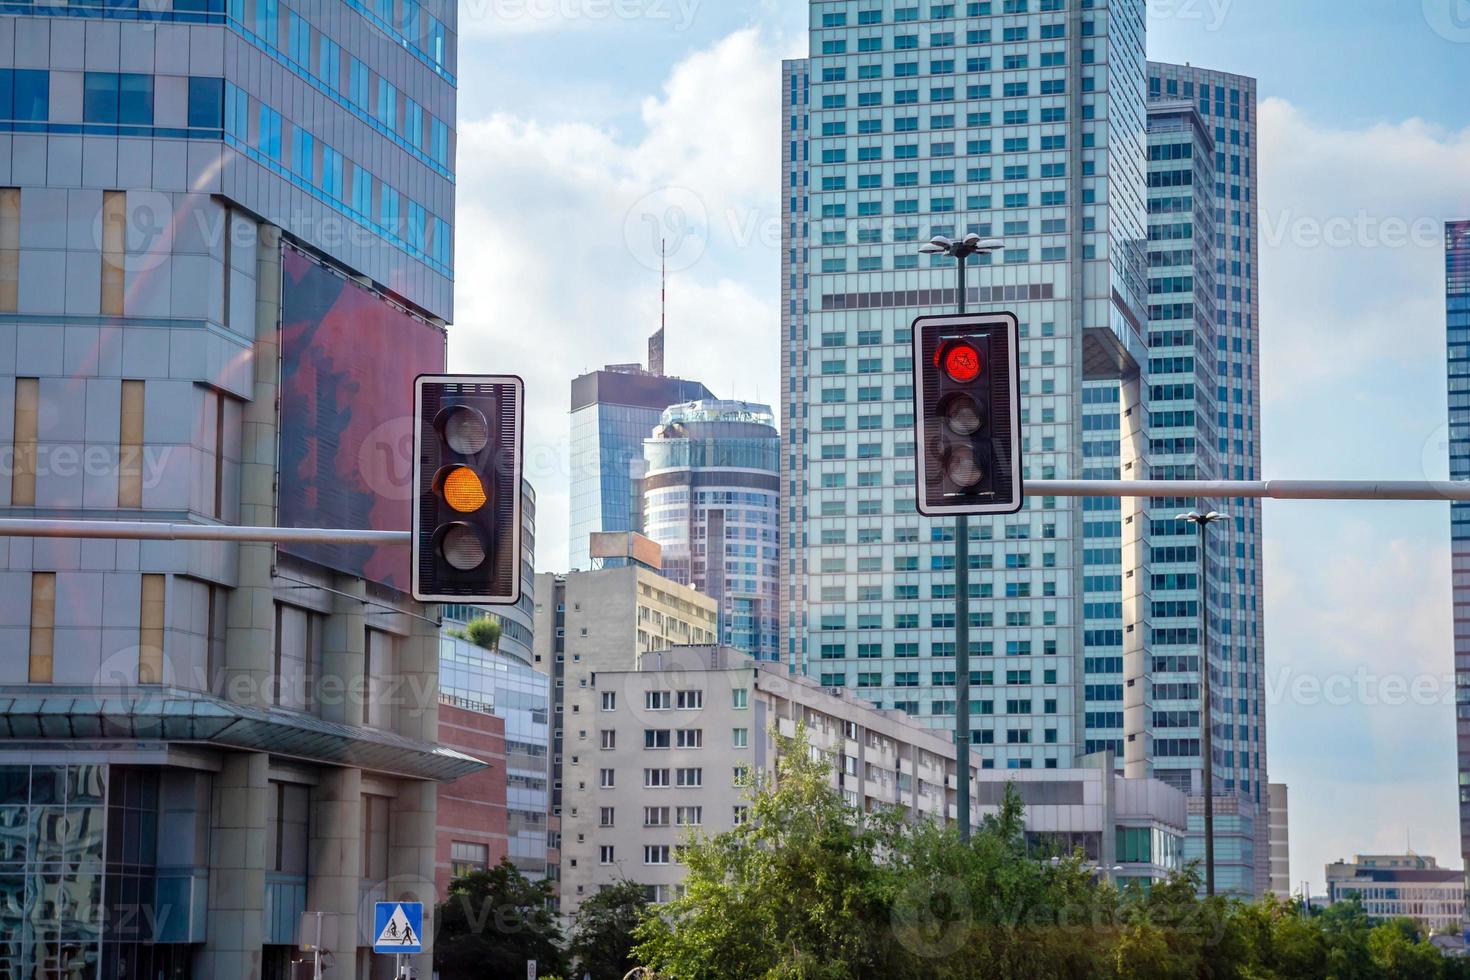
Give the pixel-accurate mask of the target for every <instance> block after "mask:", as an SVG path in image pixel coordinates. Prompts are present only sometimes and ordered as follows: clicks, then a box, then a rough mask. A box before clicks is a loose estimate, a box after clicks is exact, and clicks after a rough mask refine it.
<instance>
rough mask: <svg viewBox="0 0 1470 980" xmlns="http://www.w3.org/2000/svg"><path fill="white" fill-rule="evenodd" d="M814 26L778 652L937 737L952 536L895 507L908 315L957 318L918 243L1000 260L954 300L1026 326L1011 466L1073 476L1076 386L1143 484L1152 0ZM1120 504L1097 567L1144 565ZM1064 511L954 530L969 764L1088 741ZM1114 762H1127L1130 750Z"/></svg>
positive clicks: (801, 130) (801, 92)
mask: <svg viewBox="0 0 1470 980" xmlns="http://www.w3.org/2000/svg"><path fill="white" fill-rule="evenodd" d="M810 11H811V14H810V16H811V37H810V51H811V56H810V58H809V59H805V60H801V61H794V62H788V63H787V64H786V65H785V66H784V69H783V78H784V81H783V86H782V95H783V128H784V135H785V143H784V144H783V159H784V160H785V164H784V173H783V181H782V183H783V188H782V194H783V209H784V217H785V222H784V224H783V234H784V235H785V240H784V242H783V244H784V246H785V248H784V250H783V256H782V257H783V283H782V284H783V287H784V293H783V308H782V313H783V322H782V355H781V363H782V366H783V367H782V372H783V376H782V382H781V391H782V398H783V406H782V413H783V418H784V424H783V426H782V431H783V440H784V441H783V452H782V458H781V462H782V489H783V496H784V497H785V500H784V501H783V513H782V518H783V529H782V541H781V545H782V555H783V560H782V584H781V598H782V602H783V604H784V605H783V611H782V624H781V627H782V634H783V642H782V645H783V651H782V652H783V657H785V658H786V659H787V660H788V661H789V663H790V664H791V665H792V666H793V668H794V669H796V670H798V671H800V672H804V673H806V674H808V675H809V676H811V677H813V678H816V679H819V680H820V681H821V682H822V683H823V684H824V685H826V686H831V687H837V686H841V687H847V688H852V689H853V690H855V691H856V692H857V693H858V695H859V696H860V697H863V698H865V699H867V700H869V701H871V702H872V703H874V704H876V705H879V706H881V707H883V708H902V709H904V710H906V711H908V712H909V713H910V714H912V715H914V716H917V717H919V718H920V719H922V721H923V722H924V723H925V724H928V725H932V726H937V727H946V728H947V727H952V725H953V711H954V689H953V680H952V678H953V674H954V660H953V655H954V644H955V633H954V615H955V612H954V602H953V599H954V592H953V590H954V575H953V568H954V542H953V533H954V531H953V524H952V522H949V521H931V520H927V519H924V518H921V517H919V516H918V515H917V514H916V513H915V511H914V487H913V480H914V463H913V457H914V445H913V390H912V368H913V365H912V363H911V353H910V343H911V338H910V331H909V324H910V323H911V321H912V319H913V318H914V317H915V316H916V315H918V314H920V313H933V312H947V311H952V310H954V309H955V302H956V299H957V296H956V290H955V282H956V270H955V265H954V262H953V260H952V259H949V258H947V257H945V256H937V257H936V256H922V255H920V254H919V252H918V249H919V246H920V245H921V244H922V243H924V242H926V241H927V240H928V239H929V238H930V237H931V236H933V235H945V236H950V237H961V236H964V235H965V234H968V233H975V234H979V235H981V236H984V237H1000V238H1003V239H1004V240H1005V242H1006V244H1007V248H1006V250H1005V251H1004V252H1003V253H1000V254H999V255H997V256H994V257H993V261H992V260H991V257H988V256H980V257H977V258H976V259H974V260H972V262H971V266H972V268H971V273H970V279H969V282H970V285H969V289H968V292H969V296H968V297H967V299H968V303H969V308H970V309H997V308H1000V309H1009V310H1013V311H1015V313H1016V314H1017V316H1018V317H1019V319H1020V321H1021V325H1022V336H1023V340H1022V348H1021V351H1020V358H1021V365H1022V368H1021V371H1022V381H1021V396H1022V417H1023V422H1024V424H1025V430H1024V448H1025V452H1026V460H1025V476H1026V477H1028V478H1030V479H1038V478H1041V479H1047V478H1066V477H1079V476H1081V475H1083V470H1084V467H1085V465H1086V460H1085V459H1084V456H1083V452H1084V448H1085V447H1084V441H1083V438H1082V433H1083V413H1082V409H1083V402H1084V382H1085V381H1087V380H1098V381H1103V380H1107V381H1111V382H1112V383H1113V384H1114V385H1115V387H1118V388H1119V389H1120V390H1121V392H1122V394H1121V397H1120V399H1119V401H1118V403H1117V404H1116V405H1115V406H1114V409H1115V411H1114V424H1113V427H1112V428H1113V430H1114V431H1116V432H1119V433H1120V434H1119V435H1118V436H1116V437H1115V439H1116V440H1117V441H1118V442H1119V443H1120V445H1119V448H1118V451H1117V454H1116V455H1120V456H1121V458H1122V460H1123V462H1122V464H1121V465H1122V467H1123V470H1124V472H1125V473H1126V474H1127V475H1128V476H1130V477H1141V476H1145V475H1147V463H1146V456H1147V441H1146V433H1145V432H1144V429H1143V427H1142V425H1140V424H1139V423H1140V421H1141V419H1140V416H1141V414H1142V413H1141V412H1139V411H1137V409H1138V408H1139V406H1140V404H1141V403H1142V401H1143V400H1144V399H1145V398H1146V395H1147V379H1146V374H1147V370H1148V355H1147V352H1146V344H1145V340H1146V332H1147V327H1146V317H1147V282H1146V272H1145V264H1144V259H1145V245H1146V235H1147V222H1146V218H1147V215H1146V204H1145V191H1146V183H1145V174H1144V167H1145V163H1146V158H1145V141H1146V118H1145V96H1146V91H1147V87H1146V81H1145V75H1144V66H1145V59H1144V48H1143V44H1144V41H1143V35H1144V23H1143V21H1144V5H1143V3H1142V2H1141V0H1098V2H1096V3H1088V4H1083V3H1077V2H1062V0H1047V2H1044V3H1036V4H1031V5H1019V4H1009V3H999V2H994V3H992V2H968V3H965V2H958V3H952V4H950V3H945V4H923V5H921V4H917V3H912V2H909V0H887V2H883V3H861V4H860V3H857V2H844V3H835V2H813V3H812V4H811V6H810ZM1137 506H1138V504H1137V503H1136V502H1128V501H1125V502H1124V503H1123V504H1122V510H1121V511H1120V512H1117V513H1119V514H1120V515H1121V516H1119V517H1114V518H1112V519H1113V520H1120V521H1121V522H1122V523H1123V524H1124V525H1125V526H1126V527H1127V529H1128V532H1127V533H1128V534H1129V535H1130V537H1129V538H1127V539H1123V540H1122V541H1121V544H1118V545H1116V546H1115V547H1114V548H1113V549H1112V550H1113V551H1114V552H1117V551H1120V550H1122V551H1127V552H1130V553H1133V552H1139V551H1142V552H1145V553H1146V550H1147V549H1146V538H1147V531H1148V528H1147V526H1146V525H1147V522H1146V521H1144V520H1132V519H1131V517H1132V513H1131V509H1132V508H1136V507H1137ZM1084 517H1085V515H1084V512H1083V509H1082V506H1081V503H1080V502H1079V501H1074V500H1069V499H1060V498H1051V497H1031V498H1029V499H1028V500H1027V505H1026V509H1025V510H1023V511H1022V512H1021V513H1020V514H1018V515H1016V516H1014V517H1009V518H1005V519H991V520H977V521H974V522H973V523H972V527H971V536H972V538H973V539H974V543H973V545H972V546H971V565H972V568H973V569H974V572H975V574H974V575H973V576H972V582H971V589H972V595H973V596H975V597H977V598H981V599H984V600H993V601H985V602H983V603H980V604H978V605H976V606H973V607H972V610H971V614H970V615H971V626H972V629H971V633H970V636H971V645H972V652H973V654H974V655H975V660H974V661H973V677H972V683H974V684H975V685H976V687H975V689H974V691H973V697H972V699H973V701H974V703H973V705H972V712H973V713H972V717H973V719H974V723H973V727H974V732H973V741H974V744H975V745H976V746H977V750H978V751H979V753H980V754H981V757H982V761H983V764H984V765H986V766H993V767H995V768H999V769H1012V768H1014V769H1024V768H1030V767H1034V768H1038V769H1040V768H1051V767H1055V768H1069V767H1071V766H1073V765H1074V764H1075V762H1076V760H1077V759H1078V758H1079V757H1080V756H1081V755H1082V754H1084V753H1085V750H1086V745H1085V737H1084V701H1085V693H1086V692H1085V690H1084V656H1085V646H1084V636H1083V629H1082V624H1083V617H1084V604H1083V598H1084V590H1083V585H1084V583H1083V581H1082V578H1083V571H1084V558H1085V557H1086V556H1085V554H1084V549H1085V548H1086V547H1090V545H1088V544H1087V542H1086V540H1085V538H1084ZM1119 557H1120V558H1121V556H1119ZM1145 564H1146V563H1145ZM1113 566H1114V567H1113V570H1112V571H1111V574H1112V575H1114V576H1116V575H1118V574H1119V572H1118V571H1117V570H1116V567H1117V562H1114V563H1113ZM1138 571H1139V574H1137V575H1134V576H1129V577H1128V578H1127V580H1126V583H1125V584H1126V588H1125V590H1124V591H1123V592H1122V594H1121V596H1120V597H1118V598H1116V599H1115V601H1117V602H1119V603H1121V604H1122V606H1123V616H1124V619H1125V626H1124V627H1123V629H1124V633H1125V636H1126V637H1127V638H1128V642H1129V643H1131V644H1133V647H1132V648H1130V647H1128V646H1124V647H1123V652H1122V656H1124V657H1125V658H1126V657H1128V656H1129V655H1130V654H1131V655H1132V656H1134V657H1135V658H1138V659H1139V661H1140V662H1141V658H1142V656H1143V653H1142V645H1143V640H1144V637H1145V635H1146V633H1147V628H1148V627H1147V605H1148V604H1147V589H1148V587H1149V584H1150V583H1149V579H1148V575H1147V574H1146V568H1140V569H1139V570H1138ZM1134 627H1136V629H1135V628H1134ZM1139 672H1140V673H1142V671H1141V670H1140V671H1139ZM1140 735H1142V732H1140ZM1121 754H1122V755H1123V756H1124V759H1125V763H1126V764H1127V766H1128V767H1129V768H1128V772H1129V773H1130V774H1134V773H1135V770H1137V771H1139V772H1144V770H1145V769H1146V764H1147V754H1146V752H1145V744H1144V742H1143V741H1141V740H1140V741H1129V742H1125V744H1124V746H1123V752H1122V753H1121Z"/></svg>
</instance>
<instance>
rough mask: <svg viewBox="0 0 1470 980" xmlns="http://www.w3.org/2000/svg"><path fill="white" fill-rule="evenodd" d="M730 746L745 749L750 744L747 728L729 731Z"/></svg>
mask: <svg viewBox="0 0 1470 980" xmlns="http://www.w3.org/2000/svg"><path fill="white" fill-rule="evenodd" d="M730 744H731V745H732V746H733V747H735V748H737V749H743V748H747V747H748V746H749V744H750V729H749V728H732V729H731V730H730Z"/></svg>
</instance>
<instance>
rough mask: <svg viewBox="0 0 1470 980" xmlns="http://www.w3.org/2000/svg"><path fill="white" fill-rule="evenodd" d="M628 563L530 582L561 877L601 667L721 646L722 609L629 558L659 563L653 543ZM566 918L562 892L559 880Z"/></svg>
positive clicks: (582, 797)
mask: <svg viewBox="0 0 1470 980" xmlns="http://www.w3.org/2000/svg"><path fill="white" fill-rule="evenodd" d="M627 553H628V555H629V556H630V557H629V559H628V563H627V564H623V565H619V566H615V567H611V568H604V569H600V570H598V571H595V572H570V573H567V574H565V575H556V574H550V573H543V574H541V575H538V576H536V612H535V641H536V648H535V651H536V652H535V655H534V657H533V661H534V667H535V669H536V670H537V671H539V672H540V673H542V674H544V675H545V676H546V677H547V678H549V679H550V690H551V774H552V783H551V819H552V821H553V822H555V823H556V825H557V827H558V828H559V831H558V832H557V833H555V834H554V835H553V837H552V840H551V847H552V850H553V851H554V852H555V854H554V858H555V859H556V860H557V861H559V863H560V869H561V870H560V875H561V876H564V875H565V873H566V870H567V867H568V858H569V856H575V855H570V853H569V850H570V849H569V842H568V840H567V833H568V830H569V828H568V821H567V819H566V814H567V812H568V810H569V808H577V809H579V810H580V809H582V808H584V807H585V806H586V797H587V794H588V793H589V792H590V791H589V788H588V787H589V780H591V781H592V783H594V784H595V781H596V779H597V773H596V772H590V770H589V767H590V766H591V761H592V760H591V756H590V755H588V749H589V748H590V746H591V744H592V743H591V742H590V741H589V740H590V739H591V738H593V737H595V736H593V735H591V734H589V733H590V731H591V730H590V728H589V722H590V721H591V720H592V719H594V718H595V717H596V711H597V698H596V692H595V689H594V687H593V683H594V681H595V677H596V674H597V672H598V671H602V670H629V669H633V668H634V667H636V666H637V664H638V662H639V659H640V658H641V657H642V656H643V655H644V654H647V653H649V652H653V651H662V650H668V649H670V648H672V647H676V646H683V645H688V644H699V643H703V644H709V643H716V642H718V625H719V607H718V605H717V603H716V602H715V600H713V599H711V598H710V597H708V596H706V595H703V594H702V593H700V592H697V591H696V590H694V589H692V588H690V587H689V586H687V585H680V584H679V583H677V582H673V581H670V580H669V579H666V578H664V577H663V576H662V575H660V574H659V573H658V571H656V569H655V566H653V565H648V564H643V563H642V562H640V561H638V560H636V559H635V558H633V557H631V556H633V555H643V556H644V557H648V558H652V559H653V560H654V561H655V562H656V561H657V560H658V555H659V549H658V546H657V545H656V544H653V543H652V542H650V541H647V540H644V539H642V538H638V540H637V543H636V545H630V547H629V548H628V549H627ZM557 889H558V900H559V901H560V903H561V909H562V912H563V914H566V915H570V914H571V912H572V911H574V910H575V904H573V905H572V906H571V907H570V908H569V907H568V905H567V899H568V897H570V896H568V894H567V892H566V890H565V886H564V884H563V883H561V882H558V885H557Z"/></svg>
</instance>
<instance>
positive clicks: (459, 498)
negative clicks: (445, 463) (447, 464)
mask: <svg viewBox="0 0 1470 980" xmlns="http://www.w3.org/2000/svg"><path fill="white" fill-rule="evenodd" d="M441 492H442V493H443V494H444V502H445V503H447V504H448V505H449V506H450V507H453V508H454V509H455V510H457V511H459V512H460V513H461V514H473V513H474V512H475V511H477V510H479V509H480V508H481V507H484V506H485V502H486V500H487V499H488V498H487V497H486V496H485V485H484V484H483V483H481V482H480V478H479V476H477V475H476V474H475V471H474V470H472V469H470V468H469V467H467V466H457V467H455V468H454V469H452V470H450V471H449V473H448V474H446V475H445V477H444V483H443V486H442V487H441Z"/></svg>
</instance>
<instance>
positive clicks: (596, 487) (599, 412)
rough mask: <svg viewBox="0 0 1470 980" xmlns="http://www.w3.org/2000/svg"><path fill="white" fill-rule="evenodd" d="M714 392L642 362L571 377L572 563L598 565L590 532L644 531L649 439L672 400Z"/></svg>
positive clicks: (573, 565)
mask: <svg viewBox="0 0 1470 980" xmlns="http://www.w3.org/2000/svg"><path fill="white" fill-rule="evenodd" d="M713 397H714V396H713V395H712V394H710V392H709V389H708V388H706V387H705V386H704V385H702V384H700V383H699V382H697V381H685V380H683V379H682V378H669V377H665V376H664V375H662V374H653V373H651V372H649V371H645V370H644V369H643V368H642V366H641V365H638V364H610V365H608V366H607V367H605V368H603V369H602V370H601V371H593V372H591V373H589V374H584V375H582V376H581V377H579V378H575V379H574V380H573V381H572V423H571V425H572V480H571V523H570V525H569V529H568V533H569V534H570V544H569V549H570V552H571V554H570V560H571V564H570V565H569V566H568V567H570V568H572V569H574V570H579V571H586V570H588V569H590V568H591V567H592V558H591V555H590V553H589V552H588V548H587V538H588V536H589V535H591V534H593V533H595V532H598V531H641V530H643V491H642V484H643V468H644V463H643V440H644V439H647V438H648V434H649V433H650V432H652V431H653V427H654V426H656V425H658V420H659V418H660V417H661V416H662V415H663V413H664V409H666V408H668V407H669V406H670V405H677V404H679V403H680V402H689V401H698V400H699V399H702V398H713ZM621 563H622V562H621V561H620V560H617V559H609V560H608V561H607V564H608V565H616V564H621Z"/></svg>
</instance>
